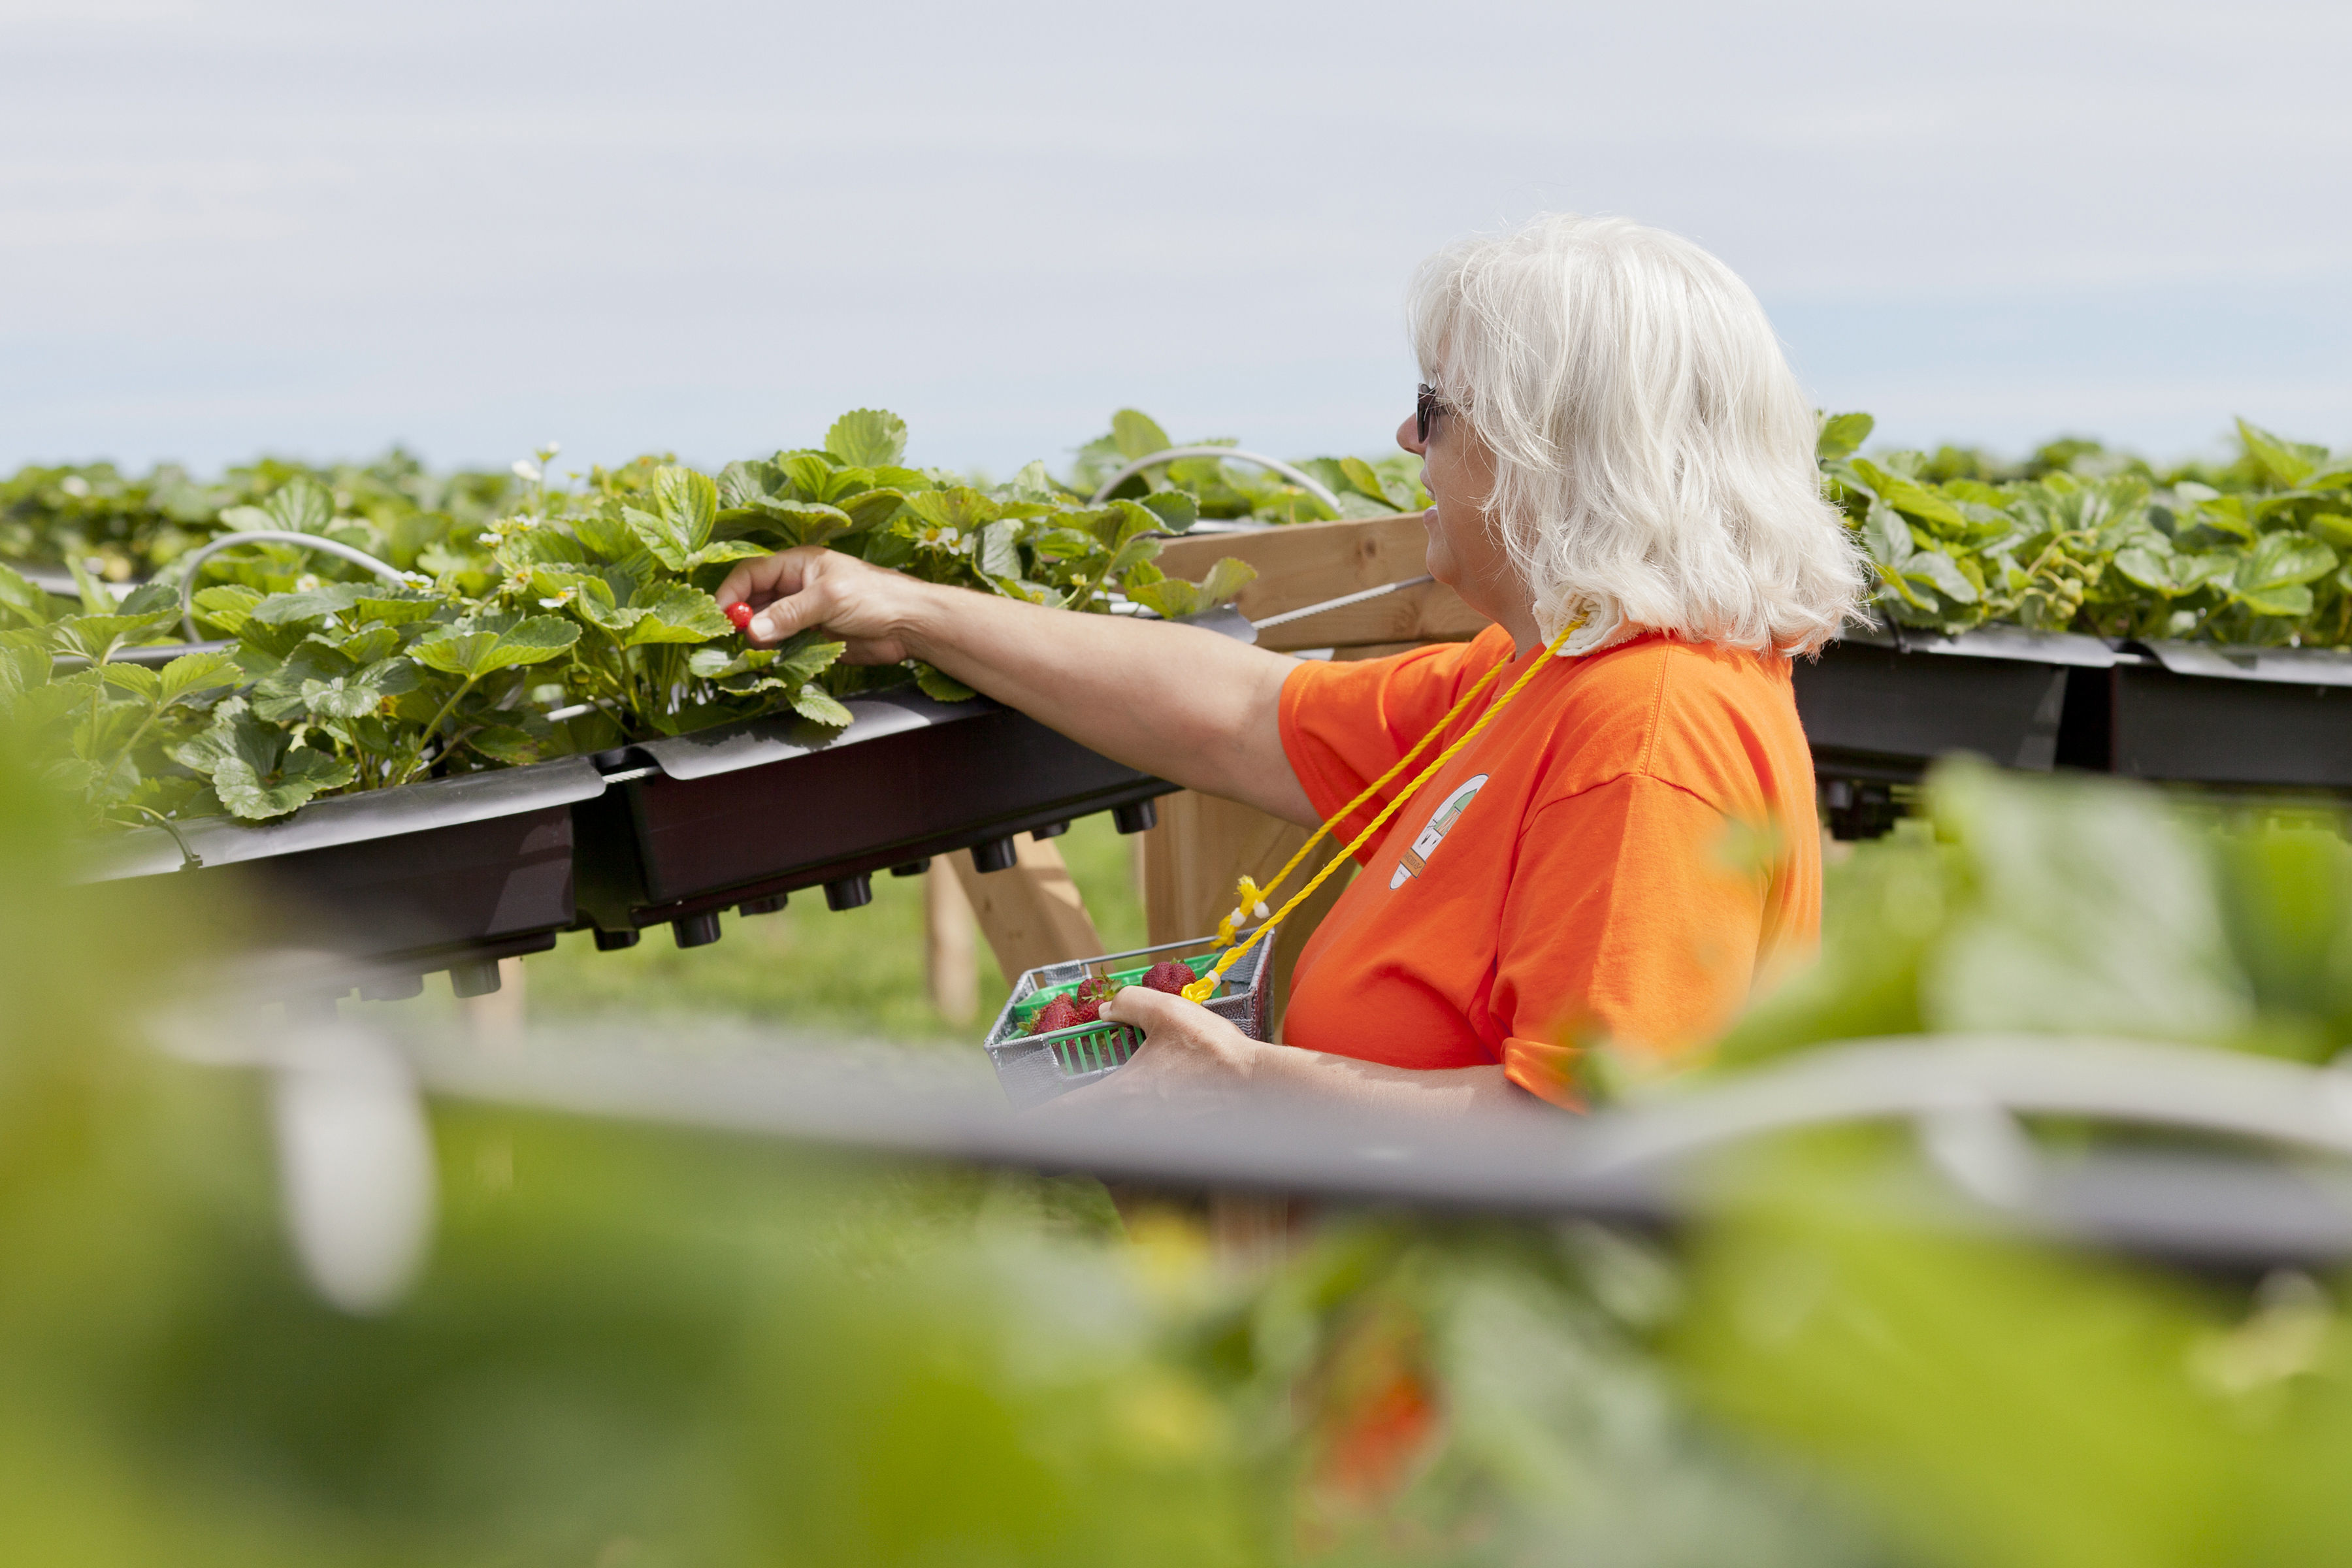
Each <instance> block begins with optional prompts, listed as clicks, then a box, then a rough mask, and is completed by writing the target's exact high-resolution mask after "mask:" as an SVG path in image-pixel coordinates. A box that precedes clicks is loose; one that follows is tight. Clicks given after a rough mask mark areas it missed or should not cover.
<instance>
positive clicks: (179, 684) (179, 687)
mask: <svg viewBox="0 0 2352 1568" xmlns="http://www.w3.org/2000/svg"><path fill="white" fill-rule="evenodd" d="M109 668H111V667H109ZM160 673H161V676H162V679H161V680H160V681H159V682H158V685H157V689H156V700H157V701H158V702H159V703H169V702H177V701H178V700H180V699H181V698H183V697H191V696H194V694H195V693H197V692H199V691H211V690H214V689H217V688H220V687H224V686H235V685H236V683H237V682H239V681H241V680H243V679H245V672H244V671H243V670H241V669H239V668H237V666H236V660H235V659H234V658H230V657H229V656H228V655H226V654H225V653H222V652H219V651H218V650H216V649H215V650H213V651H209V652H205V653H184V654H182V655H181V656H180V657H179V658H175V659H173V661H172V662H171V663H169V664H167V665H165V666H164V667H163V669H162V671H161V672H160Z"/></svg>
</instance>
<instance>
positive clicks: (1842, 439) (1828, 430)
mask: <svg viewBox="0 0 2352 1568" xmlns="http://www.w3.org/2000/svg"><path fill="white" fill-rule="evenodd" d="M1877 426H1878V421H1876V420H1875V419H1873V418H1872V417H1871V416H1869V415H1867V414H1831V415H1827V416H1823V417H1822V430H1821V434H1820V435H1819V436H1818V437H1814V440H1813V456H1814V458H1815V460H1816V461H1819V462H1823V463H1828V462H1834V461H1835V460H1836V459H1838V458H1850V457H1852V456H1853V454H1854V453H1856V452H1858V451H1860V450H1861V449H1862V444H1863V443H1864V441H1867V440H1869V439H1870V433H1871V431H1873V430H1874V429H1875V428H1877Z"/></svg>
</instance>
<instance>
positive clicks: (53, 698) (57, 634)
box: [0, 560, 309, 826]
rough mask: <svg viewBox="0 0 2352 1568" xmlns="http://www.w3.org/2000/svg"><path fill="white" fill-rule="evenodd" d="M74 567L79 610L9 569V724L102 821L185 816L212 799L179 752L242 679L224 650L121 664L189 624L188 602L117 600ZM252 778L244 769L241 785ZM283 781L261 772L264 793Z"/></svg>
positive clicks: (3, 607)
mask: <svg viewBox="0 0 2352 1568" xmlns="http://www.w3.org/2000/svg"><path fill="white" fill-rule="evenodd" d="M71 565H72V571H73V573H74V576H75V579H76V582H77V584H79V588H80V590H81V604H80V606H79V614H76V613H72V612H71V611H69V610H68V609H67V608H66V605H67V601H64V600H61V599H58V597H57V596H55V595H51V594H49V593H47V591H45V590H43V589H41V588H38V587H36V586H34V585H33V584H30V583H27V582H26V580H25V579H24V578H23V577H22V576H20V575H18V574H16V572H14V571H12V570H10V569H9V568H7V567H5V566H0V626H5V629H0V724H6V725H9V726H12V727H13V729H14V731H15V733H16V734H17V735H18V736H19V737H20V739H24V740H29V741H30V742H31V743H32V745H33V747H34V748H35V749H36V750H37V752H39V753H41V754H42V755H43V756H44V757H45V758H46V759H47V773H48V775H49V777H50V778H51V779H52V780H53V781H55V782H57V783H59V784H64V785H66V786H68V788H70V789H71V790H72V791H73V792H74V793H76V794H77V795H79V797H80V798H81V800H82V802H83V804H84V806H85V808H86V810H87V812H88V814H89V817H90V818H91V819H92V820H93V821H95V822H110V823H114V824H117V825H126V826H127V825H132V824H136V823H139V822H142V821H147V820H154V819H160V818H163V817H165V816H172V815H175V814H177V813H180V812H182V811H184V810H185V809H186V808H188V807H190V806H191V805H195V802H196V797H197V796H198V795H204V794H205V793H207V792H206V791H205V786H203V785H202V784H199V783H198V782H197V781H196V780H195V779H194V777H193V776H192V775H191V774H190V773H189V772H188V771H187V770H186V769H185V768H184V767H181V766H175V765H174V764H173V752H175V751H176V750H178V749H179V748H181V747H182V746H184V745H185V744H187V743H189V742H193V741H194V740H195V739H196V738H197V737H198V736H199V735H200V734H201V733H203V732H204V731H205V730H206V728H207V726H208V725H209V724H210V723H211V721H212V714H213V711H214V709H215V706H216V704H217V703H218V701H219V700H220V699H221V698H222V697H224V696H225V695H226V692H227V689H229V688H230V687H232V686H234V685H235V684H236V683H237V682H238V681H239V680H240V679H242V675H241V672H240V671H239V670H238V668H237V667H236V663H235V662H234V661H233V660H232V659H230V658H228V656H227V655H226V654H223V653H220V652H217V651H199V652H192V653H185V654H182V655H181V656H179V657H178V658H173V659H172V660H171V661H170V662H169V663H166V664H164V665H163V666H162V667H160V668H154V667H150V666H145V665H139V664H130V663H125V662H121V658H120V656H121V654H122V653H123V652H124V651H125V650H127V649H128V648H130V647H133V646H136V645H139V644H142V643H147V642H152V641H153V640H155V639H156V637H158V636H160V635H161V634H162V633H163V631H164V630H165V628H167V627H168V626H170V625H171V624H172V623H173V622H174V621H176V620H178V619H179V604H178V599H177V596H176V595H173V593H172V592H171V591H170V590H169V589H166V588H163V587H159V586H156V585H153V584H149V585H148V586H145V587H142V588H139V589H137V590H135V591H133V592H132V593H131V595H129V596H128V597H127V598H125V599H123V600H122V601H121V603H119V604H118V603H116V602H115V600H114V598H113V596H112V595H110V594H109V593H107V592H106V591H105V590H104V589H103V588H101V587H100V586H99V584H97V582H96V581H94V580H93V579H92V578H91V577H90V575H89V574H88V573H87V572H86V571H85V570H84V569H83V568H82V566H81V564H80V562H79V560H75V561H73V562H72V563H71ZM276 760H282V759H273V761H276ZM268 766H269V764H268V763H265V766H264V772H267V771H268ZM242 782H246V781H244V780H243V779H242V777H241V775H238V774H236V773H234V772H233V773H232V774H231V784H232V788H233V789H234V788H235V787H236V784H239V783H242ZM272 782H274V781H273V780H270V779H265V778H264V777H263V776H262V773H256V774H255V775H254V776H253V778H252V780H251V781H250V783H251V784H252V785H253V787H254V788H256V789H264V788H268V787H269V785H270V784H271V783H272ZM302 798H304V799H307V798H309V796H308V795H307V794H306V795H303V797H302ZM295 804H297V805H299V804H300V803H299V801H297V802H296V803H295ZM203 809H204V808H203V807H202V806H199V807H198V808H197V810H196V811H195V812H194V813H191V815H200V814H201V813H202V811H203ZM215 809H217V807H215ZM281 809H286V810H290V809H292V807H291V806H288V807H283V808H281Z"/></svg>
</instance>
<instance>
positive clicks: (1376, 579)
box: [1159, 511, 1486, 651]
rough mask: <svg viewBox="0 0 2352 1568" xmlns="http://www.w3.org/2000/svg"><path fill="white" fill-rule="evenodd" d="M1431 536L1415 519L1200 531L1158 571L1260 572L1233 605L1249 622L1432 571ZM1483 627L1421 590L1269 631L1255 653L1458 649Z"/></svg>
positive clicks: (1178, 544)
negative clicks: (1222, 562) (1223, 567)
mask: <svg viewBox="0 0 2352 1568" xmlns="http://www.w3.org/2000/svg"><path fill="white" fill-rule="evenodd" d="M1428 539H1429V535H1428V531H1427V530H1426V529H1424V528H1423V526H1422V521H1421V513H1419V512H1417V511H1414V512H1405V513H1402V514H1401V515H1399V516H1395V517H1373V518H1357V519H1349V520H1347V521H1339V522H1299V523H1290V524H1286V525H1285V526H1283V527H1280V528H1267V529H1257V530H1253V531H1249V532H1246V533H1203V534H1198V535H1194V536H1192V537H1189V538H1185V539H1178V540H1171V542H1169V543H1168V544H1167V545H1166V546H1165V547H1163V548H1162V549H1161V551H1160V559H1159V564H1160V567H1161V569H1162V570H1164V571H1165V572H1167V573H1168V574H1169V575H1170V576H1171V577H1199V576H1200V575H1201V574H1203V573H1205V572H1206V571H1208V569H1209V567H1210V565H1211V563H1213V562H1215V561H1216V560H1217V558H1218V557H1219V556H1223V555H1232V556H1235V557H1238V558H1239V559H1241V560H1244V561H1246V562H1248V563H1250V564H1251V565H1253V566H1255V567H1256V568H1257V581H1256V582H1255V583H1252V584H1250V585H1249V586H1248V587H1246V588H1244V589H1243V590H1242V592H1241V597H1240V598H1239V599H1237V600H1236V601H1235V605H1237V607H1238V608H1239V609H1240V610H1241V613H1242V614H1243V615H1245V616H1249V617H1250V618H1251V619H1252V620H1257V619H1260V618H1262V617H1264V616H1273V615H1279V614H1280V613H1281V612H1283V611H1285V610H1296V609H1301V608H1304V607H1305V606H1307V605H1315V604H1320V603H1322V602H1323V601H1324V600H1326V599H1336V598H1338V597H1339V596H1340V595H1343V594H1353V593H1356V592H1358V591H1360V590H1361V589H1365V588H1377V587H1379V586H1381V584H1384V583H1400V582H1402V581H1404V580H1405V579H1406V578H1408V577H1418V576H1420V575H1421V574H1423V573H1424V572H1426V571H1428V570H1429V567H1428V564H1427V562H1426V559H1425V557H1426V554H1427V550H1428ZM1485 629H1486V617H1485V616H1481V615H1480V614H1478V612H1477V611H1475V610H1474V609H1472V608H1471V607H1470V606H1469V605H1465V604H1464V603H1463V602H1462V599H1461V596H1460V595H1457V594H1455V593H1454V590H1453V589H1451V588H1449V587H1447V586H1445V585H1444V584H1442V583H1427V584H1423V585H1421V586H1420V587H1417V588H1404V589H1401V590H1399V591H1398V592H1396V593H1393V594H1384V595H1381V597H1379V598H1377V599H1368V600H1366V601H1365V602H1364V603H1362V604H1360V605H1348V606H1347V607H1346V608H1344V609H1338V610H1330V611H1327V612H1325V613H1324V614H1322V615H1319V616H1308V617H1307V619H1305V620H1303V621H1293V622H1292V623H1291V624H1290V625H1288V626H1274V627H1269V628H1268V629H1266V630H1265V632H1263V633H1261V634H1260V635H1259V637H1258V646H1259V647H1267V648H1273V649H1276V650H1277V651H1286V650H1288V649H1291V648H1302V647H1348V646H1350V645H1353V644H1360V643H1404V644H1412V643H1429V642H1462V641H1464V640H1465V639H1467V638H1470V637H1476V636H1477V635H1478V634H1479V633H1480V632H1481V631H1483V630H1485Z"/></svg>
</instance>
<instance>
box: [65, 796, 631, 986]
mask: <svg viewBox="0 0 2352 1568" xmlns="http://www.w3.org/2000/svg"><path fill="white" fill-rule="evenodd" d="M603 793H604V775H603V774H601V773H598V772H597V771H596V768H595V766H594V764H593V763H590V762H589V761H588V760H587V759H586V758H584V757H566V758H562V759H560V760H558V761H555V762H550V763H537V764H534V765H532V766H530V767H525V768H513V769H508V770H502V771H499V772H495V773H467V774H465V775H463V776H460V777H457V778H448V779H434V780H429V781H427V782H425V783H423V784H405V785H403V786H401V787H400V788H398V789H387V790H376V791H371V792H368V793H365V794H361V795H339V796H336V797H334V798H332V799H330V800H321V801H314V802H312V803H311V804H310V805H306V806H304V807H303V808H302V809H301V810H299V811H298V812H296V813H294V815H293V816H289V817H288V818H286V819H285V820H283V821H281V822H269V823H238V822H233V821H230V820H228V819H226V818H220V817H212V818H206V819H204V820H201V821H195V822H187V823H181V824H176V825H174V830H175V832H176V837H174V833H173V832H166V831H165V830H163V829H162V828H152V827H151V828H140V829H138V830H136V831H133V832H131V833H126V834H124V835H122V836H121V837H118V838H113V839H109V840H106V841H105V842H103V843H102V844H100V845H99V846H98V847H97V848H96V851H95V856H96V858H95V861H94V863H93V865H92V867H91V869H90V871H89V874H88V880H89V882H90V883H92V884H95V885H96V886H97V890H98V891H99V892H100V895H101V896H104V895H105V894H106V893H107V892H109V891H111V890H115V889H121V891H123V892H126V893H130V892H133V891H134V890H135V888H136V885H137V884H138V883H140V882H141V881H142V880H145V879H154V878H162V877H185V878H190V879H193V881H192V883H191V884H190V886H191V887H193V889H194V890H195V891H196V892H197V893H198V895H199V896H200V898H203V899H205V900H211V899H215V898H216V899H218V900H221V902H222V905H223V906H224V907H225V908H226V909H227V910H230V911H232V912H231V914H230V917H229V918H232V919H235V920H237V921H243V922H246V924H247V926H248V927H249V928H250V930H251V931H252V934H253V935H254V936H255V937H256V938H257V939H258V940H259V942H261V943H262V944H263V945H264V946H265V948H266V954H265V956H264V958H263V960H262V961H261V962H259V963H256V964H255V965H253V966H251V967H250V969H249V970H248V972H247V973H248V977H249V978H250V980H251V981H252V983H254V984H257V985H258V986H261V987H263V988H267V989H269V990H272V991H275V992H278V993H280V994H285V995H287V996H289V997H297V996H303V995H309V996H313V997H321V998H323V997H331V996H340V995H341V994H344V993H346V992H348V991H350V990H351V989H352V987H353V986H354V985H356V986H357V987H358V988H359V990H360V992H361V994H362V995H364V996H368V997H372V998H382V999H388V998H394V997H399V996H411V995H415V994H416V993H417V991H418V990H419V989H421V988H422V986H423V984H424V976H425V975H426V974H429V973H433V972H435V971H436V970H442V969H446V970H448V971H449V977H450V984H451V986H452V988H453V989H455V990H456V991H457V994H459V995H464V996H470V995H478V994H482V993H484V992H488V991H495V990H497V989H498V985H499V977H498V961H499V959H501V958H506V957H511V956H513V955H515V954H518V953H524V952H540V951H542V950H544V949H546V948H549V947H552V946H553V945H554V944H555V937H556V933H557V932H559V931H563V930H565V929H566V928H568V927H570V926H572V924H574V923H575V921H577V918H578V912H577V909H576V906H575V904H574V901H573V896H572V894H573V881H572V845H573V840H572V809H573V807H574V805H577V804H579V803H582V802H585V801H590V800H593V799H594V798H595V797H596V796H598V795H602V794H603Z"/></svg>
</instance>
